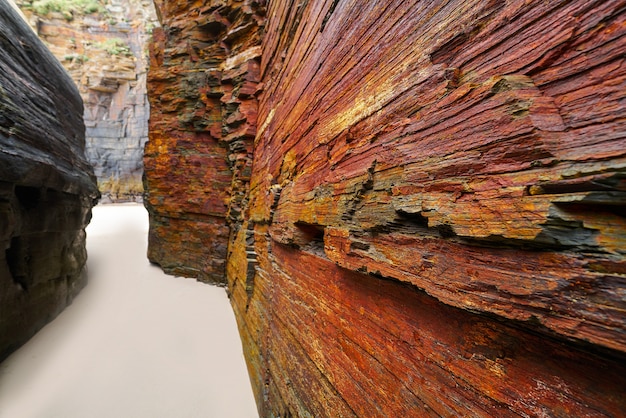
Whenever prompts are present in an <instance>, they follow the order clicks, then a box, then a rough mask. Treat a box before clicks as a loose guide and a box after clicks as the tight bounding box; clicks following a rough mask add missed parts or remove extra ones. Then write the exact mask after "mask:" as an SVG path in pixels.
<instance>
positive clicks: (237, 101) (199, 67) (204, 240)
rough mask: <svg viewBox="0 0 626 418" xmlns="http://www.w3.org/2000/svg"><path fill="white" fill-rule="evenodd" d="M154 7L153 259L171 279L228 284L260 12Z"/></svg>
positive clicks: (148, 158) (253, 5)
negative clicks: (158, 24) (156, 25)
mask: <svg viewBox="0 0 626 418" xmlns="http://www.w3.org/2000/svg"><path fill="white" fill-rule="evenodd" d="M156 5H157V9H158V10H159V15H160V16H161V19H162V22H161V23H162V25H163V29H161V28H158V29H155V31H154V42H153V44H152V47H151V65H150V71H149V74H148V80H149V91H148V93H149V97H150V103H151V116H150V140H149V142H148V143H147V144H146V151H145V160H144V166H145V189H146V195H145V196H146V197H145V204H146V207H147V209H148V212H149V213H150V237H149V248H148V257H149V258H150V260H151V261H152V262H154V263H157V264H159V265H160V266H161V267H162V268H163V269H164V270H165V271H166V272H170V273H172V274H177V275H182V276H190V277H196V278H199V279H200V280H203V281H209V282H214V283H221V284H225V281H226V279H225V271H224V267H225V260H226V249H227V246H228V239H229V232H230V231H231V230H232V231H233V232H236V231H237V228H238V226H239V224H240V223H241V221H242V220H243V207H245V205H246V202H247V200H246V199H247V193H248V189H247V187H248V182H249V178H250V173H251V162H252V143H253V139H254V134H255V132H256V112H257V108H256V103H257V101H256V98H255V96H254V95H255V92H256V87H257V82H258V78H259V57H260V53H261V50H260V38H259V28H260V27H261V26H262V25H263V22H264V18H263V16H262V14H263V8H262V7H260V5H259V4H258V3H257V2H247V1H246V2H220V1H217V2H214V1H212V2H207V4H204V5H200V3H185V4H178V3H175V2H162V1H158V2H156ZM190 16H195V17H196V18H194V19H190ZM229 225H231V226H232V228H230V229H229Z"/></svg>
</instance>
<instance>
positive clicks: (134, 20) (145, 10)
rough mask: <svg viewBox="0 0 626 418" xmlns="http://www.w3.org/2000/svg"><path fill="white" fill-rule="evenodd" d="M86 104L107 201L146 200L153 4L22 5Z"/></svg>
mask: <svg viewBox="0 0 626 418" xmlns="http://www.w3.org/2000/svg"><path fill="white" fill-rule="evenodd" d="M18 4H19V5H20V7H21V8H22V10H23V11H24V12H25V13H26V15H27V16H28V18H29V22H30V23H31V26H32V27H33V28H34V29H35V30H36V31H37V33H38V35H39V36H40V38H41V39H42V40H43V41H44V42H45V43H46V45H47V46H48V47H49V48H50V50H51V51H52V52H53V54H54V55H55V56H56V57H57V58H58V59H59V61H61V63H62V64H63V66H64V67H65V69H66V70H67V71H68V72H69V74H70V75H71V77H72V79H73V80H74V82H75V83H76V85H77V86H78V88H79V91H80V93H81V96H82V98H83V101H84V104H85V110H84V120H85V125H86V141H87V158H88V160H89V161H90V162H91V164H92V165H93V166H94V169H95V173H96V176H97V178H98V186H99V189H100V191H101V192H102V194H103V201H105V202H106V201H127V200H141V198H142V194H143V186H142V174H143V148H144V145H145V143H146V141H147V140H148V118H149V115H150V108H149V104H148V98H147V92H146V75H147V67H148V54H147V41H148V39H149V37H150V32H151V30H152V28H153V27H154V26H155V24H156V23H157V19H156V13H155V10H154V6H153V4H152V2H150V1H148V0H106V1H105V0H89V1H87V0H85V1H82V2H79V1H75V0H62V1H50V0H35V1H33V0H19V1H18Z"/></svg>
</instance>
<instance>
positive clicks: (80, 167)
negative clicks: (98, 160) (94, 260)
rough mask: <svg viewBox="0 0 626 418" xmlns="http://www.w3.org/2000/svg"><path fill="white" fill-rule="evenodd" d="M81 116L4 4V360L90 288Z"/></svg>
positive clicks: (0, 260)
mask: <svg viewBox="0 0 626 418" xmlns="http://www.w3.org/2000/svg"><path fill="white" fill-rule="evenodd" d="M82 112H83V106H82V101H81V99H80V95H79V93H78V91H77V89H76V87H75V86H74V84H73V83H72V80H71V79H70V78H69V77H68V75H67V73H66V72H65V71H64V70H63V67H61V65H60V64H59V63H58V61H57V60H56V59H55V58H54V57H53V56H52V54H51V53H50V52H49V51H48V50H47V49H46V48H45V46H44V45H43V44H42V43H41V41H40V40H39V39H38V38H37V36H36V35H35V33H34V32H33V31H32V30H31V29H30V28H29V27H28V25H27V24H26V23H25V22H24V21H23V20H22V18H21V17H20V16H19V15H18V13H17V11H16V9H14V8H13V7H12V6H11V5H10V4H9V3H8V2H6V1H3V2H0V360H2V359H3V358H4V357H6V356H7V355H8V354H9V353H10V352H11V351H12V350H14V349H15V348H17V347H18V346H19V345H21V344H22V343H24V342H25V341H26V340H27V339H28V338H30V337H31V336H32V335H33V334H34V333H35V332H36V331H37V330H39V329H40V328H41V327H42V326H43V325H45V324H46V323H47V322H48V321H50V320H51V319H52V318H54V317H55V316H56V315H57V314H58V313H59V312H60V311H61V310H62V309H63V308H64V307H65V306H66V305H68V304H69V303H70V302H71V300H72V298H73V297H74V296H75V295H76V293H77V292H78V291H79V290H80V289H81V288H82V286H83V285H84V284H85V280H86V275H85V270H84V266H85V261H86V258H87V254H86V250H85V232H84V228H85V226H86V225H87V223H88V222H89V219H90V217H91V207H92V206H93V205H94V204H95V201H96V199H97V196H98V191H97V188H96V182H95V177H94V175H93V169H92V168H91V166H90V165H89V164H88V163H87V161H86V159H85V154H84V149H85V126H84V124H83V120H82Z"/></svg>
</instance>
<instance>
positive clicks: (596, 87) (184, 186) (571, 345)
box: [145, 0, 626, 417]
mask: <svg viewBox="0 0 626 418" xmlns="http://www.w3.org/2000/svg"><path fill="white" fill-rule="evenodd" d="M201 3H202V4H203V6H199V5H198V3H194V5H193V6H192V5H189V4H188V3H187V2H178V1H174V0H171V1H161V2H159V4H158V7H159V9H160V10H161V14H162V16H163V24H164V30H163V32H160V33H159V35H158V37H157V39H158V41H157V43H156V44H155V45H154V46H153V52H152V56H151V59H152V60H153V61H152V62H153V68H159V70H157V72H155V73H153V74H154V75H153V76H151V83H152V85H151V87H150V90H151V91H152V92H153V93H152V97H151V101H152V104H153V106H154V108H157V107H158V108H160V109H163V110H162V112H163V114H162V115H161V116H159V117H158V118H155V119H154V122H153V123H152V125H151V132H150V142H149V143H148V147H147V153H146V157H145V158H146V159H145V164H146V167H150V169H149V170H148V169H147V170H146V174H147V181H146V186H147V190H148V194H149V196H150V198H149V208H150V211H151V212H152V217H151V221H152V227H151V228H152V235H151V242H150V245H151V251H152V253H153V257H154V258H153V259H155V260H156V261H158V262H161V261H159V260H166V262H165V263H164V264H166V265H167V266H176V268H175V269H170V271H174V272H181V271H183V272H184V271H193V274H195V275H199V276H202V275H203V274H210V275H211V276H212V277H216V279H217V278H218V277H217V276H218V275H219V274H220V270H219V269H216V268H215V266H221V263H222V260H225V262H226V276H227V282H228V287H229V292H230V294H231V300H232V303H233V308H234V310H235V313H236V316H237V318H238V322H239V327H240V332H241V336H242V340H243V344H244V349H245V352H246V356H247V361H248V366H249V370H250V374H251V379H252V382H253V387H254V388H255V392H256V397H257V401H258V404H259V411H260V413H261V415H262V416H355V415H356V416H367V417H371V416H381V417H382V416H387V417H388V416H484V417H493V416H498V417H500V416H620V415H622V414H623V411H624V410H626V389H625V388H626V315H625V312H626V309H625V308H626V304H625V303H626V302H625V298H624V295H625V292H626V250H625V249H626V220H625V218H624V212H625V202H624V197H625V196H626V193H625V192H626V186H625V184H624V179H625V178H626V137H625V135H624V132H625V131H626V129H625V128H626V119H625V118H624V106H623V104H624V102H625V100H626V88H625V87H626V67H625V66H624V65H623V64H624V63H623V60H624V57H623V51H624V49H625V47H626V29H625V28H626V26H625V20H626V9H625V8H624V4H623V2H620V1H583V0H580V1H578V0H575V1H567V2H565V1H556V2H541V1H516V0H512V1H507V2H496V1H489V2H484V1H452V2H430V3H428V2H420V1H408V2H407V1H370V2H367V4H364V3H363V2H355V1H349V0H345V1H344V0H341V1H339V0H333V1H331V0H327V1H317V2H308V1H303V2H294V1H288V0H283V1H280V0H279V1H273V2H270V3H269V4H268V5H267V10H266V11H263V8H264V6H265V2H256V1H217V0H216V1H206V2H201ZM263 17H264V18H263ZM244 18H245V19H247V20H248V23H245V22H246V20H245V19H244ZM239 22H241V23H239ZM232 37H236V38H235V39H236V40H237V41H236V42H233V43H231V42H230V41H229V40H230V39H232ZM259 42H261V43H260V45H261V47H260V49H259V48H258V45H259ZM231 45H232V46H231ZM237 68H239V70H236V69H237ZM251 68H253V69H254V71H251V70H250V69H251ZM231 69H235V71H236V72H235V74H241V76H239V77H237V76H235V77H233V76H230V75H228V76H227V77H226V78H224V74H230V73H229V71H230V70H231ZM151 71H152V70H151ZM224 80H226V82H225V81H224ZM231 80H232V81H231ZM257 82H258V83H257ZM236 83H243V84H241V85H242V87H241V88H237V87H236V86H237V84H236ZM230 85H232V86H233V88H232V89H231V88H230ZM225 86H227V87H226V88H225ZM242 92H244V94H242ZM233 93H238V94H239V96H238V97H235V96H234V94H233ZM257 98H258V100H256V103H255V99H257ZM233 99H235V101H234V104H233V102H232V100H233ZM242 99H244V100H242ZM234 105H236V106H237V107H235V106H234ZM244 106H245V107H244ZM242 108H244V109H251V110H250V111H247V112H243V111H242V110H241V109H242ZM233 109H237V110H236V111H233ZM233 126H236V127H238V129H239V132H241V131H243V130H245V131H246V134H245V135H244V136H242V138H243V140H242V141H241V144H242V145H241V147H242V148H241V152H238V153H236V154H234V155H235V156H241V160H240V161H241V162H242V163H241V164H239V165H237V164H233V163H232V162H233V161H236V157H233V151H232V142H229V138H230V136H229V135H230V131H229V130H230V129H232V127H233ZM252 136H254V143H253V151H254V152H253V157H252V159H253V162H252V166H251V167H252V169H251V174H250V175H249V176H246V175H243V173H248V172H249V169H248V167H249V163H248V160H249V159H250V155H251V154H250V143H249V141H247V138H251V137H252ZM239 167H244V169H243V170H239ZM229 168H230V170H229ZM240 214H241V215H240ZM231 215H237V216H231ZM228 235H230V237H229V238H228V239H227V238H226V237H227V236H228ZM227 242H228V247H225V245H226V243H227ZM154 254H158V256H156V257H155V256H154ZM186 269H188V270H186Z"/></svg>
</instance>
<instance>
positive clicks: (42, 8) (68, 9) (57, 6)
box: [24, 0, 106, 17]
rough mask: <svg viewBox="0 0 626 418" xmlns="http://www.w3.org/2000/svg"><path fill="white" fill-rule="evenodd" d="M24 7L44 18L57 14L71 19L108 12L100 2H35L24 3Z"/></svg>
mask: <svg viewBox="0 0 626 418" xmlns="http://www.w3.org/2000/svg"><path fill="white" fill-rule="evenodd" d="M28 3H30V4H28ZM24 6H26V7H29V8H30V9H32V10H33V11H34V12H35V13H37V14H39V15H42V16H45V15H47V14H49V13H53V12H57V13H62V14H64V15H67V16H69V17H71V16H72V15H74V14H78V15H86V14H93V13H104V12H105V11H106V9H105V8H104V6H103V4H102V3H101V2H100V1H98V0H35V1H31V2H24Z"/></svg>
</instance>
